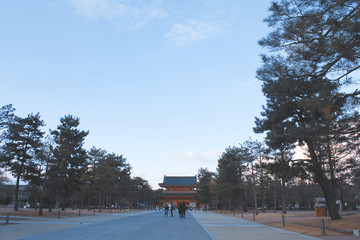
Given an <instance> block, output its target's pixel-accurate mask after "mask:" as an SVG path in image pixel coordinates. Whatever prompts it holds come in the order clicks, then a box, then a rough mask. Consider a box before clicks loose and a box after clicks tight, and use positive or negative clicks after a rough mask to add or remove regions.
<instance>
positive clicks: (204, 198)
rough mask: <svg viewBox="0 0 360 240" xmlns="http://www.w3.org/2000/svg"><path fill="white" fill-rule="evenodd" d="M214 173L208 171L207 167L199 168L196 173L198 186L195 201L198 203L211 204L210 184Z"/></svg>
mask: <svg viewBox="0 0 360 240" xmlns="http://www.w3.org/2000/svg"><path fill="white" fill-rule="evenodd" d="M214 177H215V173H213V172H210V171H209V170H208V169H207V168H200V169H199V171H198V174H197V179H198V186H197V191H196V195H195V198H196V201H197V202H199V203H204V204H207V205H208V206H210V205H211V202H212V199H213V194H214V193H213V192H212V189H211V188H212V186H211V184H212V183H213V181H214Z"/></svg>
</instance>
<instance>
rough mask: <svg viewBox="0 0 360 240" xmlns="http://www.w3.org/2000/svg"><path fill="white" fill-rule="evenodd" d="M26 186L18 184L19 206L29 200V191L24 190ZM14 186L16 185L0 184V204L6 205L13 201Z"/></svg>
mask: <svg viewBox="0 0 360 240" xmlns="http://www.w3.org/2000/svg"><path fill="white" fill-rule="evenodd" d="M26 186H27V185H20V186H19V195H18V196H19V206H24V205H25V203H26V202H27V201H28V200H29V197H30V192H29V191H27V190H26ZM15 188H16V185H0V204H6V205H8V204H14V203H15Z"/></svg>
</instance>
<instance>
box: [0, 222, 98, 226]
mask: <svg viewBox="0 0 360 240" xmlns="http://www.w3.org/2000/svg"><path fill="white" fill-rule="evenodd" d="M0 222H6V221H0ZM9 223H10V224H11V223H19V224H21V223H23V224H43V225H79V224H84V225H88V224H94V223H84V222H78V223H74V222H70V223H69V222H29V221H10V222H9Z"/></svg>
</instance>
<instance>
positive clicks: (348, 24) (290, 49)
mask: <svg viewBox="0 0 360 240" xmlns="http://www.w3.org/2000/svg"><path fill="white" fill-rule="evenodd" d="M270 12H271V14H270V16H269V17H268V18H267V19H266V20H265V21H266V22H267V23H268V24H269V26H270V27H273V28H274V31H273V32H271V33H270V34H269V35H268V36H267V37H266V38H264V39H262V40H261V41H260V42H259V43H260V45H262V46H263V47H267V48H268V49H269V50H270V51H271V52H275V53H277V54H268V56H266V55H264V56H263V57H262V60H263V66H262V67H261V68H260V69H259V70H258V72H257V77H258V78H259V80H261V81H263V86H262V91H263V93H264V95H265V96H266V98H267V104H266V107H264V111H263V112H262V113H261V115H262V116H263V118H262V119H260V118H257V119H256V128H255V131H256V132H267V140H268V141H270V142H273V143H274V142H277V141H279V139H280V140H282V141H285V142H292V143H294V142H296V141H297V142H298V143H299V144H300V145H302V144H305V145H306V147H307V149H308V153H309V158H310V159H311V161H309V164H308V165H307V168H308V170H309V171H310V172H311V173H312V174H313V177H314V179H315V180H316V181H317V183H318V184H319V185H320V187H321V188H322V190H323V193H324V196H325V198H326V202H327V206H328V210H329V213H330V217H331V218H332V219H340V218H341V216H340V214H339V212H338V211H337V207H336V195H335V192H334V186H333V182H334V181H333V177H331V175H332V173H331V169H332V168H333V153H332V150H331V145H330V142H331V141H332V140H334V139H336V143H337V144H341V143H342V141H345V139H344V138H341V137H338V136H344V135H345V134H346V133H347V130H345V129H343V128H340V127H339V123H340V122H341V121H345V122H348V121H349V119H353V123H357V122H358V120H359V117H358V115H357V109H356V108H354V106H355V105H357V104H358V95H359V94H360V92H359V91H357V90H356V91H353V92H344V91H343V88H342V87H343V86H345V85H349V84H351V83H352V79H351V77H352V76H354V74H355V73H356V72H357V71H358V70H359V69H360V37H359V36H360V23H359V22H360V21H359V19H360V2H359V1H358V0H341V1H332V0H305V1H300V0H277V1H273V2H272V5H271V7H270ZM354 118H355V119H356V120H355V121H354ZM353 129H354V128H353ZM348 150H349V149H348ZM327 169H330V178H329V177H328V175H327V173H328V172H327Z"/></svg>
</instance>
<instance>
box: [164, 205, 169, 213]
mask: <svg viewBox="0 0 360 240" xmlns="http://www.w3.org/2000/svg"><path fill="white" fill-rule="evenodd" d="M165 216H169V205H167V204H165Z"/></svg>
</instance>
